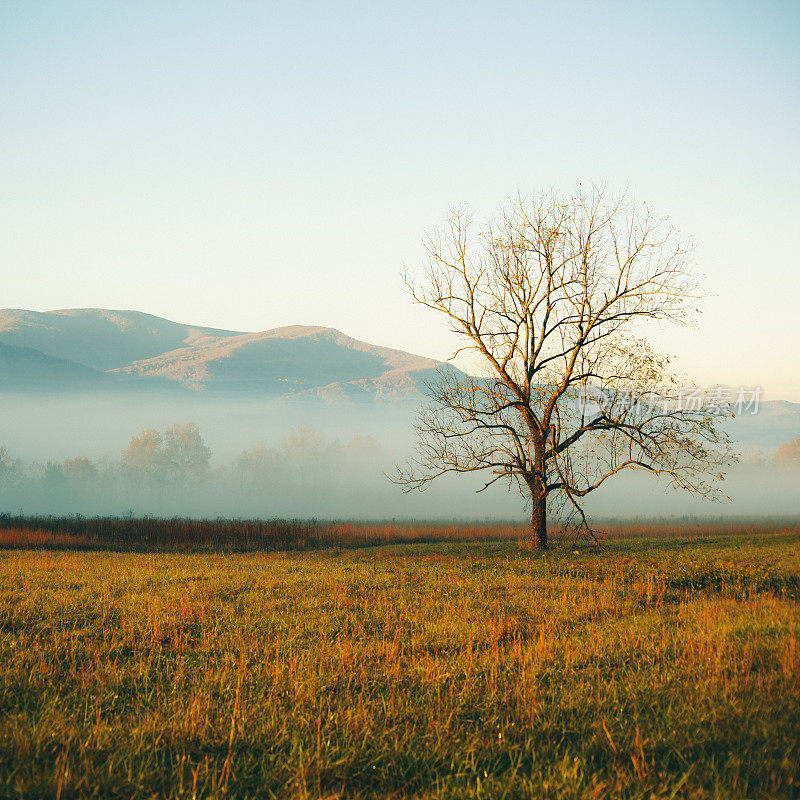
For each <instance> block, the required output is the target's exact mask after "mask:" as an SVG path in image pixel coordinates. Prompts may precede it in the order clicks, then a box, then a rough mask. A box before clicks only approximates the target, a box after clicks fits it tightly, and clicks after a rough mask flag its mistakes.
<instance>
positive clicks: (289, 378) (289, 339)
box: [0, 309, 453, 399]
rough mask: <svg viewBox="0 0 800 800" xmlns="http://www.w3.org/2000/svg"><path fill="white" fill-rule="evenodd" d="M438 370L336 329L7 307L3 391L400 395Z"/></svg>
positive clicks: (1, 326) (0, 360)
mask: <svg viewBox="0 0 800 800" xmlns="http://www.w3.org/2000/svg"><path fill="white" fill-rule="evenodd" d="M439 368H446V369H453V368H452V367H449V366H448V365H445V364H443V363H442V362H439V361H435V360H433V359H430V358H424V357H423V356H417V355H413V354H411V353H405V352H403V351H400V350H393V349H390V348H387V347H379V346H376V345H372V344H368V343H366V342H360V341H357V340H356V339H352V338H350V337H349V336H346V335H345V334H343V333H341V332H340V331H338V330H335V329H333V328H323V327H318V326H304V325H292V326H288V327H283V328H275V329H272V330H266V331H261V332H257V333H248V332H242V331H231V330H221V329H217V328H207V327H203V326H199V325H184V324H181V323H177V322H172V321H170V320H166V319H162V318H161V317H156V316H153V315H151V314H145V313H142V312H140V311H113V310H107V309H64V310H59V311H46V312H39V311H25V310H20V309H5V310H0V391H3V390H5V391H9V390H13V391H18V390H28V391H48V392H53V391H58V390H64V389H75V388H81V387H84V388H93V389H94V388H98V389H99V388H124V389H134V388H159V389H164V388H177V389H185V390H192V391H197V392H224V393H248V394H252V393H261V394H266V395H272V396H282V395H298V394H305V395H308V394H312V395H318V396H321V397H324V398H326V399H327V398H337V397H357V396H363V397H369V398H372V399H394V398H401V397H405V396H412V395H416V394H418V393H419V392H420V391H421V390H422V388H423V385H424V383H425V382H426V381H427V380H430V379H431V378H433V377H434V376H435V371H436V370H437V369H439Z"/></svg>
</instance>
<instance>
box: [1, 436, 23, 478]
mask: <svg viewBox="0 0 800 800" xmlns="http://www.w3.org/2000/svg"><path fill="white" fill-rule="evenodd" d="M23 472H24V465H23V463H22V460H21V459H19V458H14V457H13V456H12V455H11V453H9V452H8V448H6V447H4V446H2V445H0V487H2V486H7V485H9V484H11V483H16V482H17V481H19V480H21V479H22V476H23Z"/></svg>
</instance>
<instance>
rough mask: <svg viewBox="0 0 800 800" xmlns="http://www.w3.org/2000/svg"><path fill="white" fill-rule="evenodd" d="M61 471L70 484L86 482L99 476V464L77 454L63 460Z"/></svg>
mask: <svg viewBox="0 0 800 800" xmlns="http://www.w3.org/2000/svg"><path fill="white" fill-rule="evenodd" d="M61 472H62V473H63V475H64V478H65V479H66V480H67V482H68V483H70V484H73V485H80V484H86V483H89V482H91V481H93V480H95V479H96V478H97V465H96V464H95V463H94V462H93V461H92V460H91V459H89V458H81V457H80V456H76V457H75V458H68V459H67V460H66V461H64V462H62V464H61Z"/></svg>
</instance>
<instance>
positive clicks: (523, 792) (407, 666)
mask: <svg viewBox="0 0 800 800" xmlns="http://www.w3.org/2000/svg"><path fill="white" fill-rule="evenodd" d="M5 522H6V524H4V525H3V526H0V527H2V528H3V530H2V531H0V544H2V546H3V548H4V549H2V550H0V576H1V577H0V796H2V797H20V798H38V797H55V798H58V799H59V800H64V799H65V798H73V797H111V798H151V797H165V798H201V797H203V798H205V797H219V798H221V797H229V798H257V797H258V798H260V797H265V798H269V797H288V798H320V797H322V798H335V797H340V798H345V797H347V798H473V797H474V798H479V797H482V798H503V797H504V798H572V797H586V798H605V797H608V798H640V797H646V798H676V797H681V798H683V797H685V798H701V797H719V798H728V797H730V798H774V797H778V798H782V797H785V798H789V797H798V796H800V645H798V627H799V624H800V531H798V528H797V527H796V526H794V527H784V528H781V527H780V526H769V525H764V526H762V528H760V529H758V530H753V531H751V530H749V528H748V526H746V525H742V526H741V527H740V528H738V529H736V530H734V531H733V532H730V531H729V532H728V533H727V534H725V535H723V531H722V530H721V528H720V527H719V526H717V527H714V526H711V527H708V526H706V527H703V526H699V527H697V528H696V529H694V530H692V531H688V532H690V533H691V534H692V535H691V536H689V535H687V530H684V531H683V535H680V531H676V529H674V527H673V528H672V529H669V530H668V529H667V528H666V527H663V528H662V529H659V528H658V526H655V527H652V526H651V528H649V529H648V530H649V532H650V534H652V535H649V536H643V535H642V533H647V530H639V529H636V528H633V529H628V530H627V535H624V534H626V530H625V529H624V528H622V527H619V528H618V529H617V530H616V531H612V533H616V534H617V535H616V536H612V538H609V539H608V540H607V541H606V543H605V545H604V547H603V548H602V549H599V550H598V549H594V548H587V547H585V546H584V545H581V546H579V547H576V548H573V547H571V546H562V547H560V548H557V549H554V550H553V551H551V552H550V553H548V554H546V555H538V554H534V553H529V552H525V551H520V550H519V549H518V548H517V545H516V541H515V539H514V538H513V536H512V535H511V534H512V533H513V532H514V531H513V530H511V529H502V530H500V529H498V530H494V534H495V535H489V534H491V531H490V530H487V529H485V528H475V529H473V530H472V531H471V532H470V531H467V532H466V533H465V534H464V536H462V537H459V536H457V535H456V532H454V531H455V529H454V528H453V529H451V528H447V526H444V527H445V528H447V530H450V531H451V535H450V536H449V540H448V541H438V542H434V541H428V540H429V539H435V538H437V537H436V536H435V535H433V534H432V533H430V532H429V535H423V532H424V528H421V527H414V526H408V527H407V528H404V529H401V530H398V529H397V527H396V526H395V528H392V529H390V530H389V531H388V533H387V529H386V526H381V525H373V526H372V527H371V528H369V526H367V527H366V528H364V527H362V528H359V529H358V530H359V531H360V534H361V538H360V539H358V540H357V541H355V542H354V541H353V540H352V538H351V539H346V538H342V539H340V540H339V541H338V543H337V542H336V541H333V540H332V539H331V538H330V537H332V536H333V534H332V533H331V528H326V529H325V530H327V531H328V535H329V538H328V539H324V537H322V538H319V539H318V540H314V542H313V544H314V545H315V546H313V547H312V546H310V544H309V542H308V541H306V542H305V544H304V545H303V546H302V547H300V548H297V549H294V550H288V549H282V550H280V549H278V550H274V551H271V552H270V551H269V549H270V548H266V550H267V551H264V550H262V551H260V552H259V551H256V550H255V548H254V547H253V548H249V549H250V550H251V551H250V552H245V551H246V550H248V548H245V547H241V548H239V549H240V550H243V552H214V551H213V548H210V545H209V548H210V549H208V551H207V552H187V551H182V550H185V549H186V548H181V547H179V546H177V545H176V546H175V547H174V548H173V550H174V551H173V552H147V548H145V547H142V546H137V547H135V546H133V544H131V542H128V546H127V547H123V546H121V545H120V543H119V541H117V542H116V545H115V546H114V547H112V546H107V547H100V546H98V542H99V541H101V537H99V534H97V532H96V531H95V532H94V533H92V532H91V530H90V531H89V533H84V534H80V532H79V531H77V529H76V530H75V531H72V532H70V531H68V530H64V529H63V526H62V528H59V526H58V525H56V524H55V523H54V522H53V523H52V524H50V525H49V528H48V524H47V520H39V521H38V522H37V521H29V524H28V525H27V527H25V526H22V527H20V525H19V524H17V525H16V527H15V525H14V524H11V522H9V520H8V519H6V521H5ZM18 522H19V521H18ZM51 522H52V521H51ZM208 524H209V525H210V524H211V523H208ZM356 527H357V526H356ZM369 530H371V531H372V533H371V534H370V535H369V536H368V535H366V533H368V532H369ZM25 531H27V534H26V533H25ZM343 531H344V532H345V533H347V532H349V534H348V535H352V534H353V530H352V529H351V528H347V529H342V530H340V534H342V532H343ZM365 531H366V532H365ZM403 531H405V532H406V534H407V535H405V538H403V536H404V534H403ZM670 531H671V533H670ZM381 532H382V534H381ZM317 533H319V531H317ZM668 534H670V535H668ZM80 535H83V536H84V540H83V541H82V542H81V543H78V542H75V541H74V539H75V537H76V536H80ZM380 535H382V536H383V539H381V538H380ZM440 535H441V536H442V538H444V539H448V536H447V535H444V534H442V533H441V531H440ZM413 536H416V540H415V539H414V538H413ZM487 536H488V539H487V538H486V537H487ZM37 537H38V538H37ZM48 537H50V538H48ZM54 537H55V538H54ZM482 537H483V539H482ZM136 541H138V543H139V545H141V544H142V542H141V541H140V540H136ZM135 543H136V542H134V544H135ZM162 544H164V543H163V542H162ZM272 544H273V545H274V546H276V547H277V545H278V543H277V542H273V543H272ZM353 545H358V546H353ZM80 547H83V548H84V549H80ZM200 549H201V550H202V549H203V548H202V547H201V548H200ZM230 549H231V550H235V549H236V548H235V547H231V548H230Z"/></svg>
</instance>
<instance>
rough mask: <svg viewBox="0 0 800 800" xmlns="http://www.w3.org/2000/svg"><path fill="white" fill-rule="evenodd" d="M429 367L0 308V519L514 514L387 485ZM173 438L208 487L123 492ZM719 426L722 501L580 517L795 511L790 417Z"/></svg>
mask: <svg viewBox="0 0 800 800" xmlns="http://www.w3.org/2000/svg"><path fill="white" fill-rule="evenodd" d="M441 369H444V370H454V369H455V368H454V367H452V366H450V365H446V364H443V363H442V362H437V361H434V360H432V359H429V358H424V357H422V356H416V355H413V354H411V353H406V352H402V351H399V350H393V349H390V348H386V347H381V346H380V345H377V344H370V343H366V342H360V341H357V340H355V339H352V338H350V337H348V336H347V335H346V334H344V333H342V332H340V331H337V330H334V329H330V328H324V327H320V326H301V325H296V326H288V327H281V328H276V329H271V330H265V331H262V332H242V331H232V330H219V329H213V328H206V327H203V326H199V325H192V324H184V323H177V322H172V321H170V320H166V319H162V318H160V317H156V316H153V315H149V314H145V313H142V312H138V311H116V310H106V309H67V310H60V311H51V312H34V311H25V310H17V309H6V310H3V311H0V412H2V415H1V416H0V447H4V448H5V453H6V460H7V462H8V463H11V462H10V461H9V460H14V459H16V460H17V461H18V462H20V463H21V464H25V465H26V467H25V480H24V481H22V480H21V479H19V478H20V476H19V474H17V482H16V483H14V481H12V475H11V472H10V471H9V469H8V463H7V464H6V470H5V478H0V511H18V510H20V509H22V510H24V511H25V512H30V513H34V512H40V513H42V512H47V513H56V512H58V511H70V512H80V513H84V514H94V513H112V514H118V513H124V512H126V511H128V510H133V511H135V512H137V513H165V514H178V513H179V514H185V515H190V516H216V515H227V516H289V517H308V516H316V517H324V518H337V517H371V518H387V517H395V516H396V517H403V518H409V517H431V518H434V517H435V518H447V517H459V518H478V519H481V518H485V517H498V518H509V517H510V518H517V517H519V518H521V517H523V516H524V514H525V509H524V503H523V502H522V498H521V497H519V496H517V495H516V494H515V493H512V494H509V493H507V492H506V491H505V490H502V489H499V488H496V489H495V490H493V491H490V492H488V493H486V494H481V495H476V494H475V490H476V489H479V488H481V486H482V483H481V481H480V478H477V479H475V480H471V479H470V478H469V476H463V477H461V478H456V479H449V480H445V481H444V482H443V483H442V484H441V485H440V486H433V487H432V488H431V489H430V490H429V491H427V492H425V493H422V494H418V493H414V494H411V495H405V494H403V493H402V492H401V491H400V489H399V488H398V487H397V486H395V485H394V484H392V483H390V482H389V480H388V479H387V477H386V474H385V473H391V472H392V470H393V468H394V465H395V464H397V463H400V462H402V461H403V460H404V459H406V458H407V457H408V455H409V454H410V453H411V451H412V448H413V430H412V425H413V421H414V414H415V410H416V408H417V407H418V405H419V404H420V402H421V401H422V400H423V398H424V395H425V386H426V383H427V382H430V381H432V380H434V381H435V380H436V379H437V376H438V375H439V373H438V370H441ZM459 374H460V373H459ZM175 423H179V424H188V423H194V424H195V425H196V427H197V430H198V432H199V435H200V437H201V438H202V442H203V444H204V446H206V447H208V449H209V451H210V452H209V457H208V472H207V473H202V474H195V475H189V476H182V477H181V479H180V480H178V476H177V475H175V474H173V476H172V479H171V480H168V481H164V480H160V479H159V480H155V481H152V480H151V483H150V484H148V485H147V486H144V485H143V484H142V482H141V481H139V482H138V483H137V482H136V481H133V482H131V481H130V480H128V478H130V475H128V474H127V473H126V472H125V471H124V470H122V469H121V468H120V466H119V464H120V462H121V458H122V455H121V454H122V452H123V451H124V450H125V449H126V448H127V447H128V446H129V443H130V440H131V437H134V436H138V435H139V434H140V433H141V432H142V431H145V430H148V429H153V430H156V431H159V432H162V433H163V432H164V431H166V430H167V429H168V428H169V427H170V426H172V425H173V424H175ZM729 426H730V430H731V433H732V435H733V437H734V439H735V441H736V444H737V446H738V447H739V449H740V452H741V453H742V456H743V460H742V464H740V465H738V466H733V467H732V468H731V470H730V476H729V479H728V485H727V492H728V494H730V495H731V497H732V502H730V503H724V504H707V503H706V504H703V503H701V502H700V501H697V500H695V501H692V500H689V499H687V498H685V497H682V496H681V495H679V494H676V493H669V494H667V493H665V492H664V491H663V489H662V487H661V486H660V485H659V484H657V483H656V482H655V481H653V480H652V479H650V478H648V477H646V476H644V477H642V476H631V477H625V478H623V479H621V480H618V481H615V482H614V485H611V486H609V490H608V491H607V492H605V493H603V494H598V496H597V498H596V499H593V503H592V505H591V508H592V509H593V510H594V511H595V513H597V514H600V515H603V516H626V517H630V516H662V515H674V514H688V513H696V514H707V515H716V514H723V515H729V514H759V513H761V512H762V510H763V502H764V499H765V498H767V499H768V501H769V507H770V509H771V513H773V514H788V513H797V512H799V511H800V502H798V501H796V500H795V499H794V498H795V497H796V495H794V494H793V492H792V491H791V488H792V486H793V485H795V484H796V480H797V476H796V475H795V474H794V472H793V470H791V469H788V470H787V469H786V468H785V467H780V466H779V465H777V463H776V462H775V461H774V454H775V452H776V450H777V449H778V448H779V447H780V446H781V445H783V444H785V443H786V442H788V441H790V440H792V439H793V438H794V437H796V436H797V435H798V433H800V404H795V403H790V402H786V401H779V400H769V399H767V400H763V401H761V402H760V403H759V406H758V413H756V414H752V413H750V410H748V411H747V412H746V413H744V414H742V415H740V416H738V417H736V418H735V419H733V420H731V421H730V423H729ZM76 458H80V459H85V460H87V461H88V462H91V464H92V467H91V468H88V467H86V465H84V467H86V469H88V472H86V471H85V472H84V473H81V472H80V471H79V472H78V473H76V472H75V467H74V465H73V466H72V467H70V465H69V464H67V466H66V473H67V474H68V476H69V475H71V477H68V478H64V479H63V480H61V478H62V477H63V475H61V473H60V472H59V470H61V472H63V469H62V467H61V466H59V465H63V464H64V463H65V462H70V463H71V462H72V460H73V459H76ZM1 463H2V459H0V474H2V469H3V468H2V465H1ZM18 466H19V465H18ZM48 469H49V472H48ZM70 469H72V472H71V473H70ZM248 470H249V472H250V473H252V474H247V473H248ZM76 475H77V476H76ZM126 475H127V477H126ZM54 476H55V477H54ZM59 476H60V477H59ZM152 477H153V476H151V478H152ZM156 477H157V476H156ZM161 477H162V478H163V476H161ZM148 480H150V479H148ZM59 481H61V482H60V483H59ZM12 484H14V485H13V486H12Z"/></svg>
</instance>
